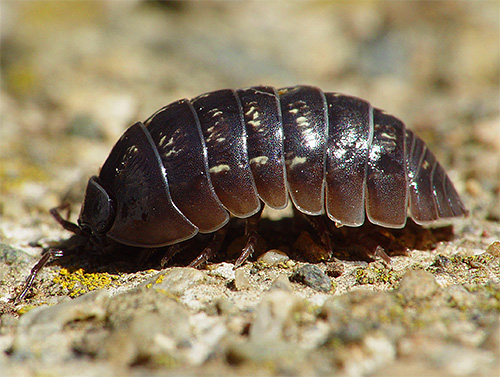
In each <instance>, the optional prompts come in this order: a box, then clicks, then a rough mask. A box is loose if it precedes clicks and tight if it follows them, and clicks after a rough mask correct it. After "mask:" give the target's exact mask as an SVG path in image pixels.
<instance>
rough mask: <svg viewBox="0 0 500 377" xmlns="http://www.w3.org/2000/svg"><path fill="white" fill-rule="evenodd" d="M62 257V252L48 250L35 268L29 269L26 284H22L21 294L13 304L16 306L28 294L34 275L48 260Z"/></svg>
mask: <svg viewBox="0 0 500 377" xmlns="http://www.w3.org/2000/svg"><path fill="white" fill-rule="evenodd" d="M62 256H63V252H62V251H61V250H48V251H47V252H46V253H44V254H43V255H42V258H40V260H39V261H38V263H37V264H35V266H34V267H33V268H32V269H31V272H30V274H29V276H28V277H27V279H26V282H25V283H24V288H23V290H22V292H21V293H20V294H19V295H18V296H17V297H16V298H15V299H14V304H16V305H17V304H18V303H20V302H21V301H22V300H23V299H24V297H25V296H26V294H27V293H28V290H29V289H30V287H31V286H32V285H33V281H35V278H36V275H38V273H39V272H40V270H41V269H42V268H43V267H44V266H45V265H46V264H47V263H48V262H49V260H50V258H52V257H53V258H60V257H62Z"/></svg>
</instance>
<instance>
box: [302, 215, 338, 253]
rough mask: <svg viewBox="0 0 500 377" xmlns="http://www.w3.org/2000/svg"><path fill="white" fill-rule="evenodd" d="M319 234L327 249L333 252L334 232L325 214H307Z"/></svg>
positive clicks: (308, 219)
mask: <svg viewBox="0 0 500 377" xmlns="http://www.w3.org/2000/svg"><path fill="white" fill-rule="evenodd" d="M305 217H306V219H307V221H308V222H309V223H310V224H311V225H312V227H313V228H314V230H315V231H316V233H317V234H318V236H319V239H320V241H321V243H322V244H323V246H324V247H325V248H326V251H327V252H328V253H329V254H331V253H332V251H333V245H332V233H331V232H330V228H329V227H328V223H327V222H328V221H330V220H328V219H327V218H326V217H325V216H305Z"/></svg>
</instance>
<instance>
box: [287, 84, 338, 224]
mask: <svg viewBox="0 0 500 377" xmlns="http://www.w3.org/2000/svg"><path fill="white" fill-rule="evenodd" d="M279 95H280V102H281V113H282V116H283V134H284V137H285V142H284V153H285V164H286V177H287V184H288V192H289V194H290V197H291V198H292V201H293V204H294V205H295V207H297V209H298V210H300V211H301V212H303V213H305V214H307V215H320V214H323V213H324V212H325V158H326V141H327V137H328V114H327V106H326V99H325V95H324V93H323V92H322V91H321V90H320V89H318V88H315V87H311V86H296V87H293V88H284V89H280V90H279Z"/></svg>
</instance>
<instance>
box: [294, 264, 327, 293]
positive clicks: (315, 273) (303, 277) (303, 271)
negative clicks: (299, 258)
mask: <svg viewBox="0 0 500 377" xmlns="http://www.w3.org/2000/svg"><path fill="white" fill-rule="evenodd" d="M291 280H292V281H295V282H298V283H302V284H304V285H307V286H308V287H311V288H312V289H315V290H317V291H321V292H330V290H331V289H332V281H331V280H330V278H329V277H328V276H327V275H326V274H325V273H324V272H323V271H322V270H321V269H320V268H319V267H318V266H316V265H313V264H306V265H304V266H302V267H300V268H298V269H297V271H295V273H294V274H293V275H292V277H291Z"/></svg>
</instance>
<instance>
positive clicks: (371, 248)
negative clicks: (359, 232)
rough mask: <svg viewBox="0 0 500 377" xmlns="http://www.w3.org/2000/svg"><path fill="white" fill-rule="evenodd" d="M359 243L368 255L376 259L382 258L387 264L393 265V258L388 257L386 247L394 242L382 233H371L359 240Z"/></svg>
mask: <svg viewBox="0 0 500 377" xmlns="http://www.w3.org/2000/svg"><path fill="white" fill-rule="evenodd" d="M359 243H360V244H361V246H363V248H364V249H365V250H366V254H367V255H368V256H369V257H370V258H373V259H375V258H376V257H379V258H382V259H383V260H384V261H385V262H386V263H391V257H389V255H387V253H386V252H385V250H384V247H383V246H382V245H381V244H384V245H385V246H386V247H387V246H389V245H390V244H391V243H392V240H391V239H390V238H388V237H386V236H384V235H383V234H380V233H371V234H368V235H363V236H361V237H360V238H359Z"/></svg>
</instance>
